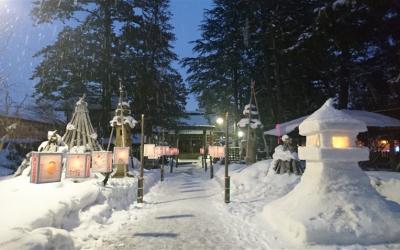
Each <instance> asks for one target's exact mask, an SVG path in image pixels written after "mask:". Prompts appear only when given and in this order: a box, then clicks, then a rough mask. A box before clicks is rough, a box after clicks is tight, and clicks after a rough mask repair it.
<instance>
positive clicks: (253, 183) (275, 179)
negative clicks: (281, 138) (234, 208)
mask: <svg viewBox="0 0 400 250" xmlns="http://www.w3.org/2000/svg"><path fill="white" fill-rule="evenodd" d="M272 162H273V161H272V160H264V161H259V162H256V163H254V164H253V165H250V166H247V165H245V164H231V165H229V175H230V176H231V190H232V192H233V196H234V197H237V198H238V199H252V198H258V199H259V198H263V199H262V200H263V202H264V204H265V203H267V202H269V201H272V200H275V199H277V198H280V197H282V196H283V195H285V194H287V193H288V192H290V191H291V190H292V189H293V188H294V186H296V185H297V183H298V182H299V181H300V176H298V175H295V174H276V173H275V171H273V170H272V166H273V165H272ZM215 176H216V177H217V180H218V181H219V182H220V183H223V181H224V167H223V166H220V167H219V169H218V170H217V171H216V174H215Z"/></svg>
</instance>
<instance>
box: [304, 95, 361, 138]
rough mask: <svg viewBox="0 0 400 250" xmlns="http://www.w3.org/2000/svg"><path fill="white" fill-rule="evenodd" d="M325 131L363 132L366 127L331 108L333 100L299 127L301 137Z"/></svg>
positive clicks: (357, 120) (329, 100)
mask: <svg viewBox="0 0 400 250" xmlns="http://www.w3.org/2000/svg"><path fill="white" fill-rule="evenodd" d="M326 130H347V131H357V132H364V131H367V126H366V124H365V122H364V121H362V120H359V119H355V118H353V117H352V116H350V115H348V114H347V113H345V112H343V111H341V110H338V109H335V108H334V107H333V99H328V100H327V101H326V102H325V103H324V105H322V106H321V108H319V109H318V110H317V111H315V112H314V113H312V114H311V115H310V116H308V117H307V119H305V120H304V121H303V122H302V123H300V125H299V133H300V134H301V135H309V134H315V133H318V132H321V131H326Z"/></svg>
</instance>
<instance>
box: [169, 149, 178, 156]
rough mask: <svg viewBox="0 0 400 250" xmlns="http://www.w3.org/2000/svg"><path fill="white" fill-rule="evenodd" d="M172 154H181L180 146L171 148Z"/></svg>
mask: <svg viewBox="0 0 400 250" xmlns="http://www.w3.org/2000/svg"><path fill="white" fill-rule="evenodd" d="M171 155H173V156H176V155H179V149H178V148H171Z"/></svg>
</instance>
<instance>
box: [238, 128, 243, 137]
mask: <svg viewBox="0 0 400 250" xmlns="http://www.w3.org/2000/svg"><path fill="white" fill-rule="evenodd" d="M237 135H238V137H239V138H242V137H243V136H244V132H243V131H242V130H239V131H238V133H237Z"/></svg>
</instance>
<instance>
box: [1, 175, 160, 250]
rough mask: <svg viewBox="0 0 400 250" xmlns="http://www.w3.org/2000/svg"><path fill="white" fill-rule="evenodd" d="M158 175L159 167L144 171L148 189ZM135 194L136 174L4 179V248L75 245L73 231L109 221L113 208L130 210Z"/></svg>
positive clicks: (2, 193)
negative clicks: (40, 181)
mask: <svg viewBox="0 0 400 250" xmlns="http://www.w3.org/2000/svg"><path fill="white" fill-rule="evenodd" d="M158 180H159V170H150V171H146V172H145V182H144V188H145V193H147V192H148V190H149V189H150V188H151V187H152V186H153V185H154V184H155V183H156V182H157V181H158ZM136 198H137V178H128V177H127V178H122V179H110V180H109V182H108V184H107V186H106V187H103V186H102V183H101V179H94V178H93V179H88V180H85V181H82V182H79V183H74V182H73V181H72V180H68V179H63V180H62V182H59V183H48V184H39V185H35V184H31V183H29V178H28V177H27V176H20V177H17V178H10V179H7V180H3V181H1V182H0V199H1V200H2V201H3V202H4V203H6V205H2V206H0V221H1V222H2V223H1V224H2V226H1V227H0V248H4V249H17V248H22V249H32V248H40V249H48V248H55V249H73V248H75V247H76V246H75V244H74V241H73V240H72V238H73V236H71V232H72V231H73V230H75V229H77V228H78V227H80V228H81V227H88V225H89V224H93V223H98V224H106V223H107V220H108V219H109V218H110V217H111V215H112V213H113V212H115V211H119V210H125V209H128V208H129V207H130V206H131V205H132V204H133V203H135V202H136Z"/></svg>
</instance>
